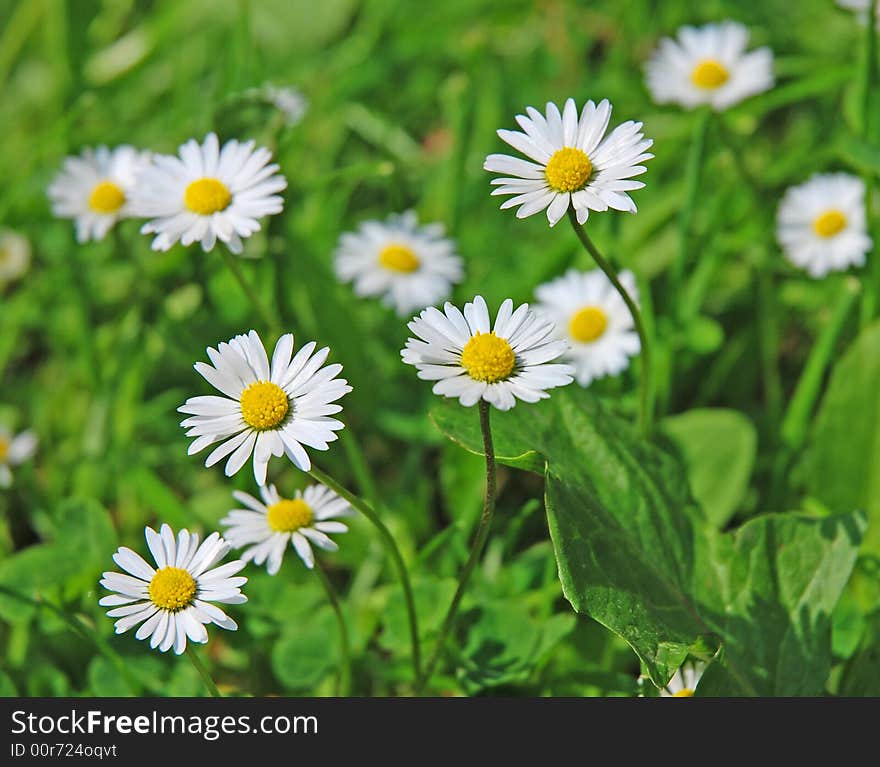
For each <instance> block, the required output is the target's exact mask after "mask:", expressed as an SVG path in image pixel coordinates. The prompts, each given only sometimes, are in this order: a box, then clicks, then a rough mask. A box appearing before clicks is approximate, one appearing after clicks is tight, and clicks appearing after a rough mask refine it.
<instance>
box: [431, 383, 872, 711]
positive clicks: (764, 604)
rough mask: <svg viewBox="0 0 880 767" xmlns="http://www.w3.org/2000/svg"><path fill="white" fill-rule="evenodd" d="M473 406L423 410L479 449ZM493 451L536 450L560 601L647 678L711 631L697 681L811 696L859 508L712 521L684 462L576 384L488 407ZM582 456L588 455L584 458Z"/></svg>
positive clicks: (860, 525)
mask: <svg viewBox="0 0 880 767" xmlns="http://www.w3.org/2000/svg"><path fill="white" fill-rule="evenodd" d="M473 415H474V414H473V413H468V412H467V411H465V410H463V409H462V408H459V407H442V408H441V407H438V408H437V409H435V410H434V411H433V419H434V421H435V422H436V423H437V424H438V426H439V427H440V428H441V429H442V430H443V431H444V432H445V433H447V435H449V436H450V437H452V438H453V439H455V440H456V441H459V442H460V443H461V444H462V445H463V446H464V447H466V448H468V449H470V450H472V451H479V450H480V445H481V442H480V439H479V434H478V431H477V430H476V429H475V428H474V418H473ZM493 433H494V435H495V440H496V450H497V454H498V460H499V461H502V462H504V463H508V462H509V463H511V464H513V465H518V466H522V465H523V463H524V460H523V458H522V455H523V454H524V452H525V447H526V446H532V447H534V448H535V452H534V453H532V458H531V459H530V462H529V467H530V468H532V469H534V468H535V465H536V461H537V459H538V458H539V456H540V457H541V459H542V460H545V461H546V481H547V489H546V504H547V516H548V522H549V527H550V535H551V537H552V539H553V544H554V548H555V551H556V558H557V562H558V565H559V576H560V580H561V582H562V587H563V591H564V593H565V596H566V598H567V599H568V600H569V601H570V602H571V604H572V606H573V607H574V608H575V609H576V610H578V611H579V612H584V613H587V614H588V615H590V616H591V617H593V618H595V619H596V620H597V621H599V622H600V623H602V624H603V625H605V626H607V627H608V628H610V629H611V630H613V631H614V632H615V633H617V634H619V635H620V636H622V637H623V638H624V639H626V640H627V642H629V644H630V645H631V646H632V648H633V649H634V650H635V651H636V653H638V655H639V657H640V658H641V659H642V661H643V662H644V663H645V664H646V666H647V669H648V671H649V673H650V674H651V677H652V678H653V680H654V681H655V682H656V683H657V684H658V685H663V684H665V683H666V682H667V681H668V679H669V678H670V676H671V675H672V673H673V672H674V671H675V669H676V668H677V667H678V666H679V665H680V664H681V662H682V661H683V660H684V658H685V657H686V655H687V654H688V652H689V651H703V652H704V650H701V648H702V647H705V646H707V645H711V644H712V643H714V642H720V646H721V649H722V650H723V656H722V659H721V661H720V662H719V663H718V664H716V665H715V666H713V671H712V673H711V674H709V675H707V687H708V689H709V690H710V691H713V692H714V693H715V694H726V695H735V694H740V695H758V694H760V695H816V694H819V693H820V692H821V691H822V689H823V686H824V683H825V680H826V678H827V676H828V671H829V669H830V662H831V645H830V643H831V630H830V620H831V618H830V616H831V611H832V609H833V608H834V605H835V604H836V602H837V599H838V598H839V596H840V593H841V591H842V589H843V587H844V585H845V583H846V581H847V579H848V577H849V573H850V571H851V570H852V567H853V565H854V563H855V557H856V551H857V549H858V546H859V543H860V541H861V537H862V534H863V532H864V519H863V517H861V516H859V515H856V514H851V515H843V516H840V517H833V518H829V519H825V520H811V519H806V518H803V517H800V516H794V515H784V516H764V517H760V518H758V519H755V520H752V521H751V522H748V523H747V524H745V525H744V526H743V527H742V528H740V529H738V530H737V531H735V532H734V533H731V534H726V535H723V534H718V533H717V532H716V531H715V526H714V524H713V522H712V521H711V520H708V519H706V518H705V517H704V516H703V514H702V512H701V511H700V509H699V507H697V506H696V504H695V503H694V501H693V500H692V499H691V497H690V493H689V490H688V483H687V480H686V476H685V471H684V468H683V467H682V466H681V464H680V463H679V462H678V461H677V460H676V458H675V457H674V456H673V455H672V454H670V453H668V452H667V451H665V450H662V449H660V448H656V447H652V446H651V445H648V444H646V443H645V442H643V441H642V440H641V439H639V438H638V437H637V436H635V434H634V433H633V429H632V427H631V426H630V425H629V424H628V423H627V422H625V421H622V420H621V419H619V418H618V417H615V416H614V415H613V414H611V413H610V412H609V411H608V410H607V409H606V408H604V407H602V406H601V405H600V404H599V403H598V401H597V400H596V399H595V398H594V397H593V396H592V395H590V394H589V393H588V392H583V391H578V390H572V389H566V390H564V391H560V392H558V393H555V394H554V396H553V397H551V399H550V400H548V401H545V402H542V403H540V404H538V405H535V406H534V407H531V408H522V409H517V410H514V411H512V412H510V413H503V414H498V415H496V416H495V418H494V423H493ZM585 457H589V458H588V460H585Z"/></svg>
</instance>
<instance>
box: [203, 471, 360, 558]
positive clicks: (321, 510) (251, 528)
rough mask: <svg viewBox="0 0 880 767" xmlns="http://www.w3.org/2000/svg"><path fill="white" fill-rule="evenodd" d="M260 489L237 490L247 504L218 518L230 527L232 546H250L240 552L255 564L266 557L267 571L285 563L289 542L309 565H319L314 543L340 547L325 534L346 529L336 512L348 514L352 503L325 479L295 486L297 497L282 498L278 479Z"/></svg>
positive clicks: (318, 545)
mask: <svg viewBox="0 0 880 767" xmlns="http://www.w3.org/2000/svg"><path fill="white" fill-rule="evenodd" d="M260 495H261V496H262V498H263V500H262V501H260V500H258V499H256V498H254V497H253V496H252V495H249V494H248V493H242V492H241V491H239V490H236V491H235V492H233V496H235V499H236V500H237V501H238V502H239V503H241V504H242V505H243V506H245V507H246V508H244V509H233V510H232V511H230V512H229V514H227V515H226V516H225V517H224V518H223V519H221V520H220V524H221V525H223V526H224V527H227V528H228V529H227V530H226V538H227V539H228V540H229V542H230V543H231V544H232V545H233V546H235V547H236V548H242V547H243V546H249V548H247V549H245V551H243V552H242V555H241V558H242V559H243V560H244V561H245V562H250V561H253V563H254V564H255V565H262V564H263V563H264V562H266V570H267V571H268V573H269V575H275V573H277V572H278V570H279V568H280V567H281V560H282V559H283V558H284V551H285V549H286V548H287V544H288V543H291V544H292V545H293V548H294V549H295V550H296V553H297V554H298V555H299V558H300V559H301V560H302V561H303V563H304V564H305V566H306V567H308V568H309V569H310V570H311V569H312V568H313V567H314V566H315V556H314V554H313V553H312V546H311V544H314V545H315V546H317V547H318V548H319V549H324V550H325V551H336V550H337V549H338V548H339V546H337V545H336V543H334V542H333V541H332V540H330V538H328V537H327V535H326V534H327V533H346V532H348V527H347V526H346V525H344V524H343V523H342V522H337V521H335V518H336V517H342V516H348V514H349V513H350V512H351V507H350V506H349V505H348V502H347V501H346V500H345V499H343V498H340V497H339V496H338V495H336V493H334V492H333V491H332V490H330V489H329V488H327V487H324V485H309V487H307V488H306V489H305V490H303V491H300V490H297V491H296V493H295V495H294V497H293V498H282V497H281V496H280V495H279V494H278V491H277V490H276V489H275V485H268V486H263V487H261V488H260Z"/></svg>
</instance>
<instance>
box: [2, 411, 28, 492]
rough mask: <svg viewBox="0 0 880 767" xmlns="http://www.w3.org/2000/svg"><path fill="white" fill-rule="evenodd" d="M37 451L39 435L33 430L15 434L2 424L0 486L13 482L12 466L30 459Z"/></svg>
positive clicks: (6, 485)
mask: <svg viewBox="0 0 880 767" xmlns="http://www.w3.org/2000/svg"><path fill="white" fill-rule="evenodd" d="M36 451H37V437H36V435H35V434H34V433H33V432H32V431H23V432H21V433H20V434H16V435H15V436H13V434H12V432H11V431H9V430H8V429H6V428H5V427H3V426H0V487H9V486H10V485H11V484H12V467H13V466H18V465H19V464H22V463H24V462H25V461H26V460H28V459H29V458H30V457H31V456H33V454H34V453H35V452H36Z"/></svg>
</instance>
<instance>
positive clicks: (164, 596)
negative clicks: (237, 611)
mask: <svg viewBox="0 0 880 767" xmlns="http://www.w3.org/2000/svg"><path fill="white" fill-rule="evenodd" d="M144 535H145V536H146V539H147V547H148V548H149V549H150V553H151V554H152V555H153V560H154V561H155V563H156V567H153V566H152V565H150V564H149V563H147V561H146V560H144V559H143V557H141V556H140V555H139V554H137V553H136V552H134V551H132V550H131V549H129V548H127V547H125V546H120V547H119V548H118V549H117V550H116V553H115V554H114V555H113V561H114V562H116V564H117V565H119V567H121V568H122V569H123V570H124V571H125V572H124V573H118V572H106V573H104V577H103V578H102V579H101V585H102V586H103V587H104V588H105V589H107V590H108V591H113V592H115V593H113V594H111V595H110V596H106V597H104V598H102V599H101V600H100V601H99V602H98V604H99V605H101V607H111V608H113V609H111V610H108V611H107V616H108V617H110V618H117V619H118V620H117V621H116V633H117V634H123V633H125V632H126V631H128V630H129V629H131V628H134V627H135V626H137V625H138V624H140V628H139V629H138V630H137V632H135V638H136V639H146V638H147V637H149V638H150V647H152V648H153V649H156V648H158V649H159V651H160V652H167V651H168V650H170V649H171V648H172V647H173V648H174V652H175V653H176V654H177V655H180V654H181V653H182V652H183V651H184V650H185V649H186V642H187V639H189V641H191V642H197V643H199V644H204V643H205V642H207V641H208V632H207V630H206V629H205V626H206V625H208V624H211V623H214V624H216V625H218V626H220V628H224V629H227V630H229V631H235V630H236V629H237V628H238V625H237V624H236V622H235V621H234V620H232V618H230V617H229V616H228V615H227V614H226V613H225V612H223V610H221V609H220V608H219V607H217V606H216V605H215V604H213V603H214V602H219V603H221V604H229V605H238V604H242V603H243V602H247V597H246V596H245V595H244V594H242V593H241V587H242V586H243V585H244V584H245V583H247V578H243V577H241V576H236V575H235V574H236V573H237V572H238V571H239V570H241V569H242V568H243V567H244V566H245V562H243V561H242V560H240V559H237V560H235V561H233V562H227V563H226V564H225V565H220V566H219V567H217V566H216V565H217V564H218V563H219V562H220V560H221V559H223V557H225V556H226V554H227V552H228V551H229V544H228V543H227V542H226V541H224V540H223V539H222V538H221V537H220V534H219V533H211V534H210V535H209V536H208V537H207V538H205V540H204V542H203V543H202V544H201V545H199V536H198V535H197V534H196V533H190V532H189V531H188V530H181V531H180V532H179V533H178V534H177V538H176V540H175V537H174V532H173V531H172V530H171V528H170V527H169V526H168V525H162V528H161V529H160V530H159V532H158V533H157V532H156V531H155V530H153V528H151V527H147V528H146V529H145V530H144Z"/></svg>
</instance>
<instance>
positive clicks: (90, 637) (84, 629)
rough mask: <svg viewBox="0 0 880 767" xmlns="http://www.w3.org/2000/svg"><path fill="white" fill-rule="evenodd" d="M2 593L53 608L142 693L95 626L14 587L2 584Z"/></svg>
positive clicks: (52, 609)
mask: <svg viewBox="0 0 880 767" xmlns="http://www.w3.org/2000/svg"><path fill="white" fill-rule="evenodd" d="M0 594H5V595H6V596H8V597H10V598H11V599H16V600H18V601H19V602H24V603H25V604H28V605H31V607H36V608H37V609H38V610H39V609H40V608H42V607H45V608H47V609H49V610H51V611H52V612H53V613H55V614H56V615H57V616H58V617H59V618H61V620H63V621H64V622H65V623H66V624H67V625H68V626H70V628H71V629H73V631H75V632H76V633H77V634H79V635H80V636H81V637H82V638H83V639H85V640H86V641H87V642H92V643H93V644H94V645H95V647H97V648H98V652H100V653H101V654H102V655H103V656H104V657H105V658H107V660H109V661H110V662H111V663H112V664H113V666H114V667H115V668H116V670H117V671H118V672H119V674H120V676H121V677H122V678H123V679H124V680H125V683H126V684H127V685H128V688H129V689H130V690H131V692H132V695H138V694H139V693H140V685H138V683H137V681H136V680H135V679H134V677H133V676H132V675H131V672H130V671H129V670H128V666H126V665H125V661H124V660H123V659H122V658H121V657H120V656H119V655H117V654H116V652H114V651H113V650H112V649H111V648H110V646H109V645H108V644H107V641H106V640H105V639H104V638H103V637H102V636H101V635H100V634H98V632H97V631H96V630H95V628H94V627H93V626H89V625H87V624H86V623H84V622H83V621H82V619H80V618H77V617H76V616H74V615H71V614H70V613H69V612H68V611H67V610H64V609H62V608H60V607H57V606H55V605H53V604H52V603H51V602H46V601H42V600H39V599H32V598H31V597H29V596H26V595H25V594H21V593H19V592H18V591H15V590H14V589H10V588H9V587H7V586H2V585H0Z"/></svg>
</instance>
